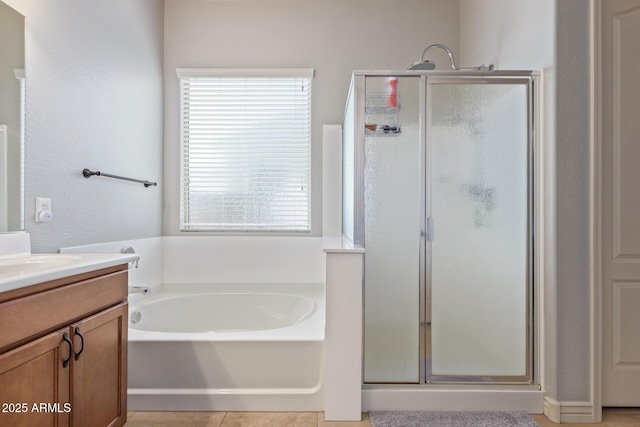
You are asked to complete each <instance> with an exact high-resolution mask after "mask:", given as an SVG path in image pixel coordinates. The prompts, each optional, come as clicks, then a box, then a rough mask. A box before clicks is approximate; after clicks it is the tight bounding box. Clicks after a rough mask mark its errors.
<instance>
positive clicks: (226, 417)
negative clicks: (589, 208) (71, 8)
mask: <svg viewBox="0 0 640 427" xmlns="http://www.w3.org/2000/svg"><path fill="white" fill-rule="evenodd" d="M532 417H533V419H535V420H536V422H537V423H538V424H540V425H541V426H542V427H556V426H560V425H561V426H562V427H640V408H607V409H605V410H604V412H603V416H602V423H598V424H556V423H554V422H551V421H549V420H548V419H547V418H546V417H545V416H544V415H532ZM128 419H129V421H128V422H127V424H126V425H125V427H155V426H158V427H191V426H194V427H370V426H371V424H370V423H369V416H368V415H367V414H366V413H365V414H363V417H362V421H361V422H359V423H356V422H325V421H324V413H322V412H129V418H128Z"/></svg>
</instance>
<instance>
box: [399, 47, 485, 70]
mask: <svg viewBox="0 0 640 427" xmlns="http://www.w3.org/2000/svg"><path fill="white" fill-rule="evenodd" d="M436 47H437V48H438V49H442V50H444V51H445V52H447V55H449V59H451V68H453V69H454V70H456V71H459V70H476V71H485V70H493V64H491V65H489V66H486V65H484V64H482V65H480V66H479V67H471V68H460V67H458V66H457V65H456V61H455V60H454V59H453V52H451V49H449V48H448V47H446V46H445V45H443V44H432V45H429V46H427V47H426V48H425V49H424V50H423V51H422V56H420V61H418V62H416V63H415V64H412V65H410V66H409V67H408V68H407V70H433V69H435V68H436V64H435V62H429V61H428V60H426V59H424V56H425V55H426V53H427V52H428V51H430V50H431V49H433V48H436Z"/></svg>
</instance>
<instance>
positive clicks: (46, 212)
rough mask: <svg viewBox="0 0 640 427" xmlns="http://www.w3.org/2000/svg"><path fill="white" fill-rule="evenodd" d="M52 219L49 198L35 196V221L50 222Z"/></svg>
mask: <svg viewBox="0 0 640 427" xmlns="http://www.w3.org/2000/svg"><path fill="white" fill-rule="evenodd" d="M51 219H53V216H52V210H51V199H50V198H47V197H36V222H50V221H51Z"/></svg>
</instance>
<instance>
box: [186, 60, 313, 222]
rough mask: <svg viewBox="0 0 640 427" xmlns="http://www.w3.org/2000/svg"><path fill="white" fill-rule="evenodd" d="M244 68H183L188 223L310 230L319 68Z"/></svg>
mask: <svg viewBox="0 0 640 427" xmlns="http://www.w3.org/2000/svg"><path fill="white" fill-rule="evenodd" d="M244 71H246V72H243V70H185V69H179V70H178V76H179V77H180V100H181V108H180V110H181V133H182V135H181V139H182V177H181V180H182V183H181V184H182V185H181V215H180V229H181V230H185V231H224V230H235V231H262V230H267V231H309V230H310V195H311V193H310V169H311V76H312V75H313V70H244ZM287 71H289V72H287Z"/></svg>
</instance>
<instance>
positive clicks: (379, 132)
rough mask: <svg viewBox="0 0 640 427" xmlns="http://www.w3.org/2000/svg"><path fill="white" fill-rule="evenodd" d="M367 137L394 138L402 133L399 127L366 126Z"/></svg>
mask: <svg viewBox="0 0 640 427" xmlns="http://www.w3.org/2000/svg"><path fill="white" fill-rule="evenodd" d="M364 127H365V135H366V136H394V135H398V134H400V133H401V132H402V130H401V129H400V126H398V125H364Z"/></svg>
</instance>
